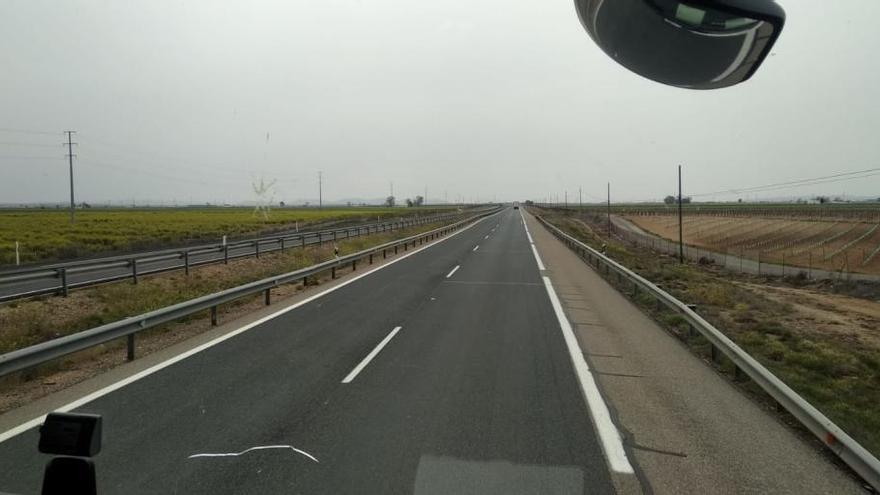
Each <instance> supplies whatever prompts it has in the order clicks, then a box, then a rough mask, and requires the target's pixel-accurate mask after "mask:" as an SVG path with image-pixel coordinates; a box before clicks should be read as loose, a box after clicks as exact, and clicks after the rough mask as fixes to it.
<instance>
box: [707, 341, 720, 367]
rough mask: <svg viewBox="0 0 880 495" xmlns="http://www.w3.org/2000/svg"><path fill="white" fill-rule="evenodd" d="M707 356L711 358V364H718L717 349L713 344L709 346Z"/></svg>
mask: <svg viewBox="0 0 880 495" xmlns="http://www.w3.org/2000/svg"><path fill="white" fill-rule="evenodd" d="M709 355H710V356H712V361H713V362H716V363H717V362H718V348H717V347H715V345H714V344H709Z"/></svg>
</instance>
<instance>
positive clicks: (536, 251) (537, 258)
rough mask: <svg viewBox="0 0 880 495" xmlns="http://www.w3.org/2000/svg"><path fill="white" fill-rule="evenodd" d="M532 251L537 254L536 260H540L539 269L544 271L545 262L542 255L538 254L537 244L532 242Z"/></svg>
mask: <svg viewBox="0 0 880 495" xmlns="http://www.w3.org/2000/svg"><path fill="white" fill-rule="evenodd" d="M531 246H532V253H533V254H534V255H535V261H537V262H538V270H541V271H544V270H546V268H544V263H543V262H542V261H541V256H540V255H539V254H538V250H537V249H536V248H535V245H534V244H532V245H531Z"/></svg>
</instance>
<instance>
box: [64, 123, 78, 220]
mask: <svg viewBox="0 0 880 495" xmlns="http://www.w3.org/2000/svg"><path fill="white" fill-rule="evenodd" d="M64 132H65V133H67V162H68V164H69V165H70V225H73V224H74V222H76V218H75V215H76V203H75V201H74V198H73V157H74V156H76V155H74V154H73V145H74V144H76V143H74V142H73V135H74V134H75V133H76V131H64Z"/></svg>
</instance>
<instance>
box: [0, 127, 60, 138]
mask: <svg viewBox="0 0 880 495" xmlns="http://www.w3.org/2000/svg"><path fill="white" fill-rule="evenodd" d="M0 132H8V133H15V134H43V135H46V136H57V135H59V134H64V133H63V132H57V131H56V132H50V131H34V130H31V129H10V128H8V127H6V128H0Z"/></svg>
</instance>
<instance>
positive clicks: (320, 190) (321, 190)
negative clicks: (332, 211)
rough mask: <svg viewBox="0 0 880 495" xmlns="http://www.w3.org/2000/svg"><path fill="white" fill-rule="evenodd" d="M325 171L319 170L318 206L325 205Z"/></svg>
mask: <svg viewBox="0 0 880 495" xmlns="http://www.w3.org/2000/svg"><path fill="white" fill-rule="evenodd" d="M323 175H324V172H318V208H323V207H324V177H323Z"/></svg>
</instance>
